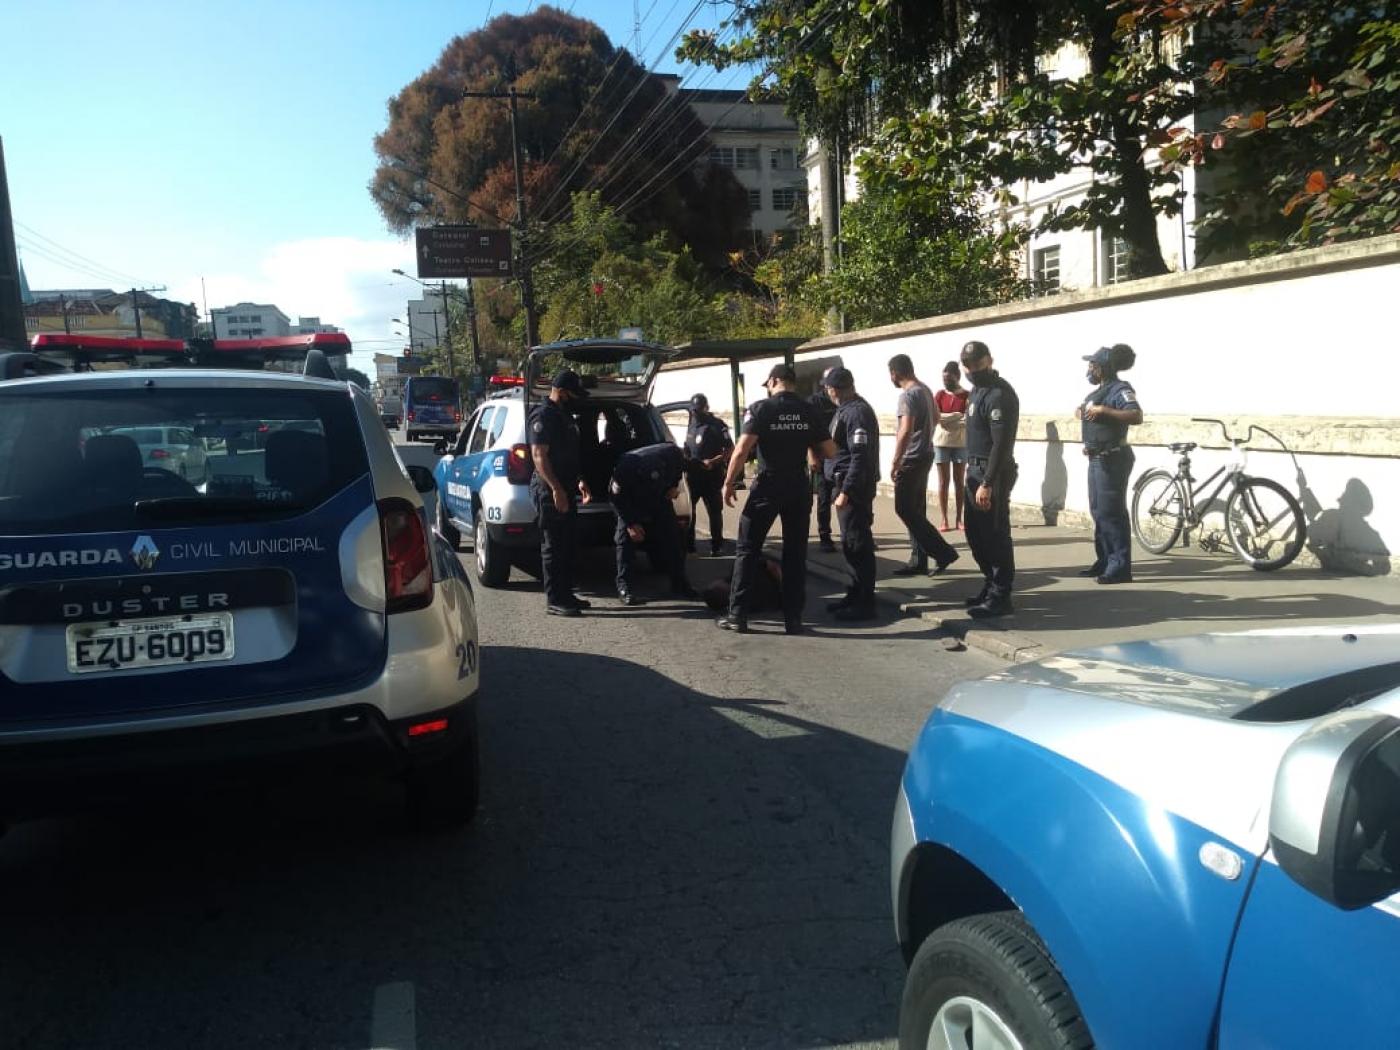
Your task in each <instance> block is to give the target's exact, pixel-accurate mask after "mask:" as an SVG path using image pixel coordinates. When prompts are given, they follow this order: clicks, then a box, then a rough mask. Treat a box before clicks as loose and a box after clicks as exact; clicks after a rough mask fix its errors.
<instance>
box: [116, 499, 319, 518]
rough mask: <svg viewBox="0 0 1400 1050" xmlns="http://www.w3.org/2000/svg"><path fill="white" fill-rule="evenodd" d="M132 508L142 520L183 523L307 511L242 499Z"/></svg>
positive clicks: (151, 502) (145, 503) (156, 502)
mask: <svg viewBox="0 0 1400 1050" xmlns="http://www.w3.org/2000/svg"><path fill="white" fill-rule="evenodd" d="M133 509H134V510H135V511H136V513H137V514H138V515H139V516H141V517H143V518H154V519H157V520H164V521H170V520H176V519H180V520H184V519H189V518H224V517H228V516H229V515H239V514H247V515H261V514H287V513H295V512H297V511H303V510H306V509H307V508H306V507H305V506H304V505H302V504H300V503H274V502H272V501H270V500H265V499H249V498H247V497H246V496H164V497H161V498H159V499H140V500H137V501H136V502H135V504H133Z"/></svg>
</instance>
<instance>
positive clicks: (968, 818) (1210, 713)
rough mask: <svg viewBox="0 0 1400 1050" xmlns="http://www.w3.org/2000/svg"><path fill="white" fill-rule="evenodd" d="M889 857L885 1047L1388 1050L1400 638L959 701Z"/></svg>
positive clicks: (1307, 638)
mask: <svg viewBox="0 0 1400 1050" xmlns="http://www.w3.org/2000/svg"><path fill="white" fill-rule="evenodd" d="M892 860H893V864H892V887H891V888H892V891H893V900H894V914H895V924H896V929H897V933H898V937H899V942H900V945H901V946H902V948H903V949H904V952H905V957H906V959H908V960H911V962H912V965H911V967H910V970H909V974H908V978H907V980H906V984H905V990H904V998H903V1004H902V1008H901V1015H900V1045H901V1046H903V1047H920V1048H923V1047H960V1048H961V1047H969V1046H971V1047H983V1046H985V1047H998V1048H1025V1050H1030V1048H1032V1047H1035V1048H1055V1050H1060V1048H1070V1047H1074V1048H1085V1047H1091V1046H1101V1047H1131V1048H1133V1050H1153V1048H1161V1050H1184V1048H1188V1047H1202V1048H1205V1047H1218V1048H1223V1050H1236V1048H1246V1047H1248V1048H1254V1047H1274V1048H1287V1047H1298V1048H1317V1047H1383V1046H1387V1047H1388V1046H1396V1045H1400V1035H1397V1033H1400V1027H1397V1022H1396V1010H1397V1004H1400V996H1397V994H1396V988H1395V982H1396V974H1397V972H1400V893H1397V891H1400V628H1397V627H1393V626H1378V627H1369V628H1356V629H1353V630H1325V629H1321V628H1295V629H1288V630H1272V631H1258V632H1246V633H1240V634H1216V635H1207V636H1204V637H1199V638H1178V639H1172V640H1168V641H1160V642H1139V643H1132V644H1125V645H1118V646H1112V647H1108V648H1102V649H1090V650H1084V651H1081V652H1070V653H1064V654H1061V655H1058V656H1055V657H1052V658H1050V659H1046V660H1042V661H1040V662H1038V663H1034V664H1026V665H1022V666H1019V667H1016V668H1014V669H1011V670H1008V671H1005V672H1002V673H1000V674H995V675H992V676H991V677H989V678H986V679H983V680H981V681H976V682H969V683H964V684H962V685H960V686H958V687H956V688H955V689H953V690H952V691H951V692H950V693H949V694H948V696H947V697H946V698H945V699H944V700H943V701H942V702H941V703H940V704H939V705H938V707H937V708H936V709H935V710H934V712H933V714H932V716H931V717H930V718H929V720H928V723H927V724H926V725H925V726H924V729H923V731H922V733H921V734H920V736H919V738H918V740H917V742H916V744H915V746H914V748H913V750H912V752H911V753H910V755H909V760H908V764H907V766H906V768H905V772H904V777H903V781H902V787H901V790H900V792H899V800H898V804H897V806H896V809H895V816H894V830H893V836H892Z"/></svg>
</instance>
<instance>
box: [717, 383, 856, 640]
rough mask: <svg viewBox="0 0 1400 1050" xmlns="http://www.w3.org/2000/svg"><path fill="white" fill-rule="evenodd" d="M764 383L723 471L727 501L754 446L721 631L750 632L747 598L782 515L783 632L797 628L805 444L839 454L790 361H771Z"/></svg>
mask: <svg viewBox="0 0 1400 1050" xmlns="http://www.w3.org/2000/svg"><path fill="white" fill-rule="evenodd" d="M763 385H764V389H766V390H767V391H768V398H767V400H765V401H758V402H755V403H754V404H752V405H750V406H749V410H748V411H747V412H746V413H745V414H744V422H743V426H742V428H741V434H740V437H739V443H738V444H737V445H736V446H735V447H734V454H733V455H732V456H730V457H729V469H728V470H727V471H726V472H725V477H724V502H725V505H726V506H730V507H732V506H734V505H735V503H736V497H735V495H734V486H735V483H736V482H737V481H738V480H739V475H740V474H741V473H743V470H744V464H745V463H746V462H747V461H748V458H749V456H750V455H751V454H752V453H753V452H754V450H755V449H757V450H758V477H757V478H756V479H755V480H754V483H753V485H752V486H750V488H749V498H748V500H747V501H746V502H745V503H744V509H743V512H742V513H741V514H740V515H739V528H738V554H737V556H736V557H735V559H734V580H733V584H732V586H731V587H730V591H729V613H728V615H727V616H723V617H721V618H720V619H718V620H716V621H715V624H716V626H718V627H720V628H722V629H724V630H726V631H738V632H740V633H743V632H746V631H748V629H749V619H748V617H749V598H750V596H751V594H752V591H753V586H754V574H755V573H756V572H758V570H759V562H760V561H761V559H762V556H763V541H764V540H765V539H766V538H767V536H768V530H769V529H770V528H772V526H773V522H774V521H775V520H777V519H779V518H781V519H782V523H783V620H784V623H785V625H786V630H787V633H788V634H800V633H801V632H802V629H803V628H802V605H803V602H804V600H805V597H806V590H807V530H808V528H809V527H810V523H811V518H812V489H811V483H810V482H809V480H808V475H807V454H808V452H809V450H810V451H812V452H815V453H816V455H818V456H819V457H821V458H822V459H830V458H832V457H833V456H835V455H836V446H835V444H834V443H833V442H832V440H831V438H830V437H829V436H828V435H827V433H826V432H825V431H824V430H822V429H821V426H820V424H819V423H818V422H817V418H816V414H815V413H814V412H813V410H812V406H811V405H810V404H809V403H808V402H807V401H805V400H803V399H802V398H801V397H799V396H798V395H797V392H796V387H797V373H796V372H795V371H794V370H793V368H792V366H791V365H775V366H774V367H773V370H772V371H770V372H769V373H768V378H767V380H765V381H764V384H763Z"/></svg>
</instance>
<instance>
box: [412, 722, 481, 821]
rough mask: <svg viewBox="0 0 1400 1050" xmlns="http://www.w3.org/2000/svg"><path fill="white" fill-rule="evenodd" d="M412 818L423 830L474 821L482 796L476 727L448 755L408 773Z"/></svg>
mask: <svg viewBox="0 0 1400 1050" xmlns="http://www.w3.org/2000/svg"><path fill="white" fill-rule="evenodd" d="M406 787H407V791H408V799H407V802H408V817H409V821H410V823H411V824H412V826H413V827H414V828H415V829H417V830H419V831H441V830H445V829H448V828H456V827H461V826H462V825H464V824H469V823H471V820H472V818H473V817H475V816H476V811H477V806H478V805H479V803H480V799H481V758H480V755H479V754H478V749H477V742H476V730H475V728H473V730H472V733H471V735H470V736H468V737H467V738H466V739H465V740H463V741H462V742H461V743H460V744H458V745H457V746H456V747H454V748H453V749H452V750H451V751H449V752H448V753H447V754H445V755H443V756H442V757H440V758H435V759H433V760H432V761H431V762H425V763H424V764H423V765H420V766H414V767H413V768H412V769H410V770H409V771H408V775H407V784H406Z"/></svg>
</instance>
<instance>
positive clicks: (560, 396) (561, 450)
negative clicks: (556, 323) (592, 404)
mask: <svg viewBox="0 0 1400 1050" xmlns="http://www.w3.org/2000/svg"><path fill="white" fill-rule="evenodd" d="M584 396H585V395H584V390H583V380H582V379H580V378H579V376H578V373H577V372H574V371H571V370H569V369H565V370H564V371H562V372H560V373H559V374H558V375H556V376H555V377H554V382H553V383H552V384H551V388H550V391H549V397H548V398H547V399H546V400H545V401H543V402H541V403H540V404H539V405H538V406H536V407H535V408H534V409H533V410H532V411H531V413H530V424H529V429H528V431H527V436H528V438H529V441H530V456H531V458H532V459H533V460H534V463H535V473H534V474H533V475H532V476H531V478H530V498H531V500H533V501H534V504H535V514H536V516H537V519H538V521H539V526H540V560H541V562H542V563H543V568H544V594H545V603H546V604H545V611H546V612H548V613H549V614H550V615H551V616H578V615H579V613H580V612H581V611H582V610H583V609H586V608H588V604H589V603H588V602H586V601H584V600H583V599H581V598H579V597H577V596H576V595H575V594H574V554H575V551H576V549H577V547H578V503H577V498H581V499H582V500H583V502H584V503H587V502H588V501H589V500H591V499H592V498H593V494H592V493H591V492H589V491H588V483H587V482H586V481H584V480H583V479H582V478H581V477H580V476H579V472H580V466H581V464H580V454H579V431H578V424H577V423H576V422H575V421H574V416H573V413H572V412H570V411H569V405H570V403H571V402H574V401H578V400H581V399H582V398H583V397H584Z"/></svg>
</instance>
